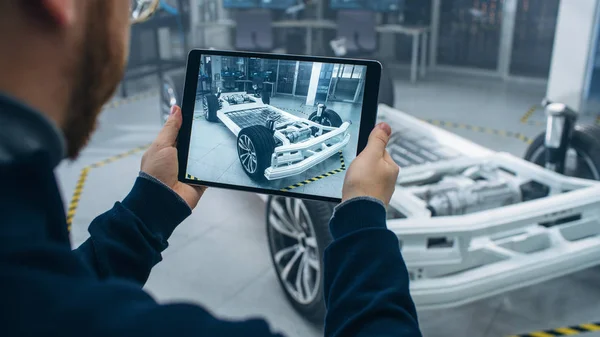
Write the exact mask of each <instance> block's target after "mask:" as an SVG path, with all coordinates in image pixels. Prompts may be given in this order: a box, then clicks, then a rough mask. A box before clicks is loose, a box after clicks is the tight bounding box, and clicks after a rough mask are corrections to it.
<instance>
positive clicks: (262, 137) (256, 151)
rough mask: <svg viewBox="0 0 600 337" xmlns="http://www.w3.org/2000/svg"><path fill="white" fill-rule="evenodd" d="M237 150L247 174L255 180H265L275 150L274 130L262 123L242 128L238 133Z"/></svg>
mask: <svg viewBox="0 0 600 337" xmlns="http://www.w3.org/2000/svg"><path fill="white" fill-rule="evenodd" d="M237 151H238V158H239V159H240V163H241V164H242V168H243V169H244V171H245V172H246V174H247V175H248V176H250V178H252V179H253V180H257V181H260V180H264V179H265V170H266V169H267V168H268V167H269V166H271V156H272V155H273V152H274V151H275V138H273V131H271V130H269V129H268V128H267V127H265V126H262V125H254V126H249V127H247V128H244V129H242V131H240V133H239V134H238V139H237Z"/></svg>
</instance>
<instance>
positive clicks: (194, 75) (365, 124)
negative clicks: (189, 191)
mask: <svg viewBox="0 0 600 337" xmlns="http://www.w3.org/2000/svg"><path fill="white" fill-rule="evenodd" d="M202 55H216V56H232V57H246V58H265V59H275V60H291V61H301V62H321V63H338V64H352V65H363V66H366V67H367V74H366V79H365V93H364V99H363V106H362V111H361V117H360V126H359V133H358V148H357V155H358V154H359V153H360V152H362V150H363V149H364V148H365V146H366V145H367V141H368V139H369V135H370V133H371V131H372V130H373V128H374V127H375V121H376V119H377V105H378V104H377V101H378V96H379V83H380V80H381V71H382V65H381V63H379V62H378V61H372V60H362V59H349V58H335V57H320V56H319V57H316V56H301V55H289V54H265V53H254V52H252V53H250V52H237V51H223V50H204V49H194V50H192V51H190V53H189V55H188V61H187V69H186V76H185V86H184V94H183V103H182V107H181V110H182V114H183V123H182V125H181V129H180V131H179V135H178V140H177V155H178V160H179V181H181V182H184V183H186V184H190V185H200V186H208V187H217V188H226V189H232V190H238V191H245V192H254V193H259V194H269V195H278V196H285V197H291V198H299V199H308V200H317V201H326V202H335V203H339V202H340V201H341V198H331V197H327V196H321V195H314V194H304V193H296V192H283V191H280V190H272V189H267V188H256V187H248V186H241V185H232V184H224V183H217V182H214V181H205V180H192V179H187V164H188V155H189V148H190V139H191V132H192V124H193V119H194V118H193V117H194V107H195V104H196V90H197V85H198V73H199V71H200V59H201V57H202Z"/></svg>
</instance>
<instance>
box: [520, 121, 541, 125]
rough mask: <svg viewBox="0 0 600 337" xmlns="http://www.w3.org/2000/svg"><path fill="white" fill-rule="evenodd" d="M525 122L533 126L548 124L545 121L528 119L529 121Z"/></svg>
mask: <svg viewBox="0 0 600 337" xmlns="http://www.w3.org/2000/svg"><path fill="white" fill-rule="evenodd" d="M525 124H527V125H532V126H546V122H545V121H527V123H525Z"/></svg>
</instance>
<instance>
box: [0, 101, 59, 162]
mask: <svg viewBox="0 0 600 337" xmlns="http://www.w3.org/2000/svg"><path fill="white" fill-rule="evenodd" d="M0 126H1V127H0V130H1V132H0V163H10V162H12V161H14V160H16V159H17V158H20V157H23V156H28V155H31V154H33V153H35V152H39V151H43V152H46V153H47V154H48V155H49V158H50V161H51V162H50V164H51V165H52V167H53V168H55V167H56V166H58V164H59V163H60V162H61V161H62V160H63V159H64V158H65V154H66V143H65V139H64V135H63V133H62V131H61V130H60V129H59V128H58V126H57V125H56V124H55V123H54V121H52V120H51V119H49V118H48V117H46V116H45V115H44V114H42V113H41V112H39V111H37V110H35V109H33V108H31V107H29V106H27V105H26V104H24V103H22V102H19V101H17V100H16V99H14V98H12V97H9V96H7V95H5V94H2V93H1V92H0Z"/></svg>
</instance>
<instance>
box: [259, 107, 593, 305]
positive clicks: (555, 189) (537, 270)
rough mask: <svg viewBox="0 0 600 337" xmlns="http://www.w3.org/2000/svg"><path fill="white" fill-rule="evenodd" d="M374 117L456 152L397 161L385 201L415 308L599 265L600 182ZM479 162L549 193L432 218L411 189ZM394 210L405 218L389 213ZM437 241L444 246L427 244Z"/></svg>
mask: <svg viewBox="0 0 600 337" xmlns="http://www.w3.org/2000/svg"><path fill="white" fill-rule="evenodd" d="M378 118H379V120H380V121H385V122H387V123H389V124H390V125H391V126H392V129H393V130H394V132H395V134H396V133H397V134H402V133H403V132H407V133H415V132H416V133H418V134H420V135H422V136H423V137H425V138H427V139H428V140H429V141H432V142H435V143H437V144H443V145H444V147H445V148H450V149H451V151H453V152H455V154H458V155H456V156H453V159H450V160H442V161H438V162H435V163H425V164H423V165H414V166H408V167H403V168H402V169H401V171H400V175H399V177H398V181H397V185H398V186H397V188H396V192H395V193H394V195H393V197H392V200H391V202H390V210H389V212H388V221H387V226H388V228H389V229H390V230H391V231H393V232H394V233H395V234H396V235H397V236H398V239H399V241H400V246H401V250H402V254H403V257H404V259H405V261H406V264H407V267H408V271H409V276H410V279H411V284H410V289H411V294H412V296H413V299H414V301H415V304H416V305H417V307H418V308H419V309H420V310H430V309H441V308H448V307H455V306H459V305H463V304H467V303H470V302H473V301H476V300H480V299H483V298H487V297H490V296H494V295H498V294H501V293H504V292H508V291H511V290H514V289H517V288H521V287H525V286H529V285H534V284H537V283H540V282H544V281H547V280H550V279H553V278H556V277H560V276H563V275H567V274H570V273H573V272H576V271H579V270H582V269H585V268H589V267H592V266H595V265H598V264H600V183H598V182H595V181H591V180H583V179H577V178H570V177H566V176H563V175H560V174H557V173H554V172H552V171H549V170H546V169H544V168H542V167H539V166H536V165H534V164H532V163H529V162H527V161H525V160H523V159H521V158H518V157H515V156H513V155H510V154H507V153H498V152H495V151H491V150H489V149H486V148H484V147H481V146H479V145H477V144H475V143H473V142H471V141H469V140H467V139H464V138H462V137H460V136H457V135H455V134H453V133H450V132H448V131H446V130H443V129H441V128H438V127H436V126H433V125H430V124H428V123H426V122H423V121H421V120H419V119H417V118H414V117H412V116H410V115H408V114H405V113H403V112H401V111H399V110H396V109H393V108H390V107H388V106H386V105H380V106H379V112H378ZM408 155H410V154H408ZM479 164H491V165H496V166H498V167H501V168H502V169H503V170H506V171H505V172H506V174H507V175H514V176H517V177H519V178H522V179H523V180H527V179H532V180H535V181H537V182H541V183H543V184H545V185H546V186H549V187H550V190H549V195H548V196H547V197H543V198H540V199H536V200H533V201H527V202H521V203H516V204H513V205H509V206H502V207H497V208H493V209H489V210H483V211H479V212H475V213H471V214H466V215H455V216H440V217H434V216H432V212H431V211H430V210H429V209H428V208H427V207H426V206H427V205H426V204H425V202H424V201H423V199H421V198H419V197H417V196H416V195H415V194H414V191H416V190H418V189H419V188H420V187H418V186H410V182H411V181H415V180H419V179H423V178H426V177H429V176H432V175H434V174H435V173H436V172H444V171H447V170H457V169H460V168H464V167H469V166H472V165H479ZM401 166H402V165H401ZM503 172H504V171H503ZM565 191H568V192H565ZM263 198H264V199H265V200H266V197H264V196H263ZM394 211H396V212H394ZM398 212H399V213H402V215H404V216H405V217H402V216H396V217H395V218H394V213H398ZM553 222H554V223H553ZM440 240H441V241H443V242H446V243H447V244H446V245H441V246H440V245H430V244H429V243H430V242H432V241H434V242H435V241H437V242H439V241H440Z"/></svg>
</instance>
